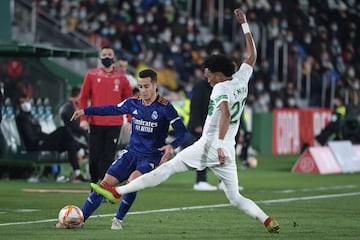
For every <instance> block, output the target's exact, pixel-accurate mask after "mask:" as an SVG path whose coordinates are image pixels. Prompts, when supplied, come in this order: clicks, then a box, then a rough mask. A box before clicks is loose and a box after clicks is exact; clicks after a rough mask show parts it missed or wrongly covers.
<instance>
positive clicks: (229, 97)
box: [203, 63, 253, 144]
mask: <svg viewBox="0 0 360 240" xmlns="http://www.w3.org/2000/svg"><path fill="white" fill-rule="evenodd" d="M252 72H253V68H252V67H251V66H250V65H248V64H246V63H243V64H241V66H240V69H239V70H238V71H237V72H236V73H234V74H233V76H232V80H228V81H224V82H221V83H217V84H216V85H215V86H214V88H213V91H212V93H211V95H210V102H209V107H208V115H207V118H206V121H205V125H204V131H203V133H204V134H203V135H204V137H205V138H206V139H207V140H208V141H215V140H217V139H218V137H219V120H220V115H221V112H220V108H219V104H220V103H221V102H223V101H227V102H228V104H229V109H230V125H229V129H228V131H227V133H226V135H225V139H224V140H225V141H227V142H233V143H234V144H235V136H236V133H237V131H238V128H239V124H240V116H241V113H242V111H243V110H244V106H245V103H246V99H247V94H248V83H249V80H250V77H251V74H252Z"/></svg>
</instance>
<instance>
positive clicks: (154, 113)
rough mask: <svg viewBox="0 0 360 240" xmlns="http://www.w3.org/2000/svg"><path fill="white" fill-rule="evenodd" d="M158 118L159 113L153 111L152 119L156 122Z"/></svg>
mask: <svg viewBox="0 0 360 240" xmlns="http://www.w3.org/2000/svg"><path fill="white" fill-rule="evenodd" d="M157 118H158V113H157V111H153V112H152V114H151V119H152V120H156V119H157Z"/></svg>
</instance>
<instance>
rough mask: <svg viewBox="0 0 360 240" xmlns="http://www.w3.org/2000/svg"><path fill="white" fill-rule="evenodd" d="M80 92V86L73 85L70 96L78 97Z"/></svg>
mask: <svg viewBox="0 0 360 240" xmlns="http://www.w3.org/2000/svg"><path fill="white" fill-rule="evenodd" d="M79 94H80V88H78V87H73V88H72V89H71V91H70V97H77V96H78V95H79Z"/></svg>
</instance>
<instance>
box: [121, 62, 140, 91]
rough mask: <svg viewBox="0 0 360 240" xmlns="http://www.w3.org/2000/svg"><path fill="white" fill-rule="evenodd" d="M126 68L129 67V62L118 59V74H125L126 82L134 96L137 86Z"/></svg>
mask: <svg viewBox="0 0 360 240" xmlns="http://www.w3.org/2000/svg"><path fill="white" fill-rule="evenodd" d="M128 66H129V61H128V60H127V59H126V58H120V59H119V61H118V67H119V70H120V72H122V73H123V74H125V76H126V78H127V80H128V81H129V84H130V86H131V88H132V90H133V94H134V93H135V92H137V91H138V90H136V89H137V86H138V82H137V80H136V79H135V77H134V76H133V75H132V74H129V72H128Z"/></svg>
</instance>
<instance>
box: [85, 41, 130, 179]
mask: <svg viewBox="0 0 360 240" xmlns="http://www.w3.org/2000/svg"><path fill="white" fill-rule="evenodd" d="M114 57H115V53H114V50H113V49H112V48H111V47H109V46H104V47H102V48H101V50H100V53H99V58H100V60H101V67H99V68H96V69H91V70H89V71H88V72H87V73H86V75H85V78H84V82H83V84H82V87H81V92H80V98H79V108H80V109H83V108H86V107H88V106H89V105H90V106H101V105H106V104H118V103H120V102H122V101H123V100H125V99H126V98H128V97H131V96H132V89H131V87H130V84H129V82H128V80H127V79H126V76H125V75H124V74H123V73H121V72H120V71H119V70H118V69H117V68H116V67H115V66H114V63H115V61H114ZM129 120H130V119H129ZM122 124H123V118H122V117H119V116H106V117H103V116H90V117H88V118H86V117H85V116H84V117H83V118H81V119H80V127H82V128H83V129H85V130H88V131H90V135H89V168H90V176H91V182H98V181H99V180H100V179H102V178H103V177H104V175H105V171H106V170H107V169H108V167H109V166H110V165H111V163H112V162H113V161H114V158H115V153H116V148H117V143H118V138H119V135H120V129H121V126H122Z"/></svg>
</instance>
